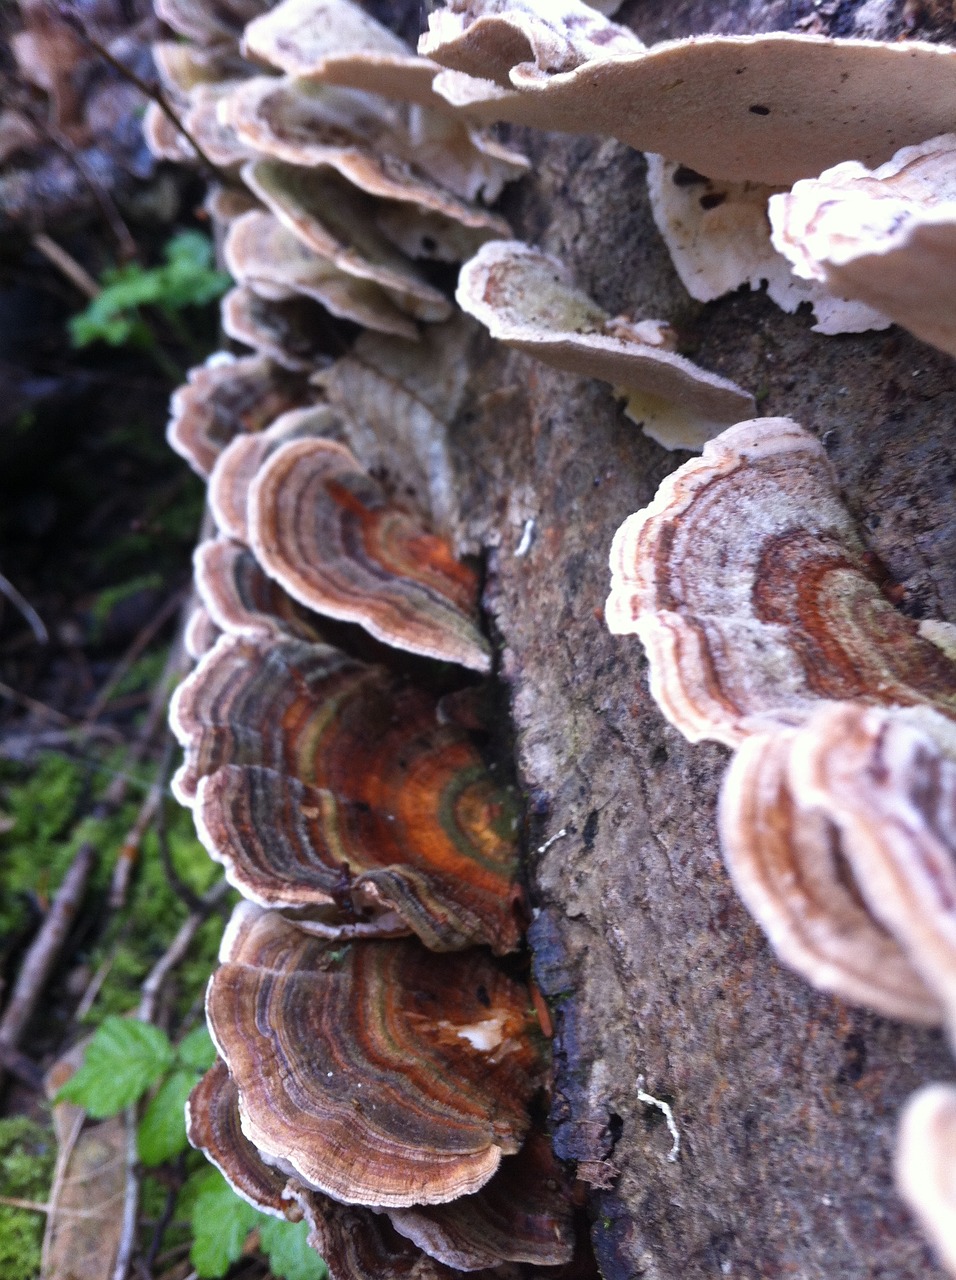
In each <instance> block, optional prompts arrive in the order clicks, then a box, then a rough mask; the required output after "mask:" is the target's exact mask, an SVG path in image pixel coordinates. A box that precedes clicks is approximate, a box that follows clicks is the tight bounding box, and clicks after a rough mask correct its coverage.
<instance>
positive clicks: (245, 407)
mask: <svg viewBox="0 0 956 1280" xmlns="http://www.w3.org/2000/svg"><path fill="white" fill-rule="evenodd" d="M186 378H187V381H186V384H185V385H184V386H181V387H178V388H177V389H176V390H175V391H174V392H173V395H172V399H171V400H170V405H169V410H170V418H169V425H168V427H167V428H166V439H167V440H168V441H169V444H170V445H171V447H172V448H173V449H174V450H175V451H176V453H178V454H179V455H180V457H182V458H185V459H186V461H187V462H188V463H189V465H190V466H191V467H192V469H193V470H194V471H195V472H196V473H197V474H198V475H200V476H202V477H203V479H205V478H206V477H207V476H208V475H209V473H210V471H211V470H212V468H213V464H214V463H215V461H216V458H217V457H218V456H219V454H220V453H221V452H222V450H223V448H224V447H225V446H226V445H227V444H228V443H229V441H230V440H232V439H233V438H234V437H235V436H237V435H241V434H242V433H243V432H247V431H261V430H262V428H263V427H264V426H266V425H267V424H268V423H269V422H271V421H272V420H273V419H274V418H276V417H278V415H279V414H280V413H284V412H285V410H286V409H291V408H292V407H293V406H294V405H297V404H301V403H302V402H303V401H305V400H307V399H308V398H309V396H308V390H307V386H306V384H305V382H304V380H303V379H302V378H301V377H298V376H296V375H295V374H293V373H291V372H290V371H289V370H288V369H283V368H282V367H281V366H280V365H277V364H275V363H273V361H271V360H267V359H265V358H264V357H263V356H242V357H240V358H236V357H234V356H230V355H228V354H227V353H226V352H220V351H217V352H216V353H215V354H214V355H212V356H210V357H209V359H208V360H207V361H206V362H205V364H201V365H199V366H197V367H196V368H195V369H190V370H189V373H188V374H187V375H186Z"/></svg>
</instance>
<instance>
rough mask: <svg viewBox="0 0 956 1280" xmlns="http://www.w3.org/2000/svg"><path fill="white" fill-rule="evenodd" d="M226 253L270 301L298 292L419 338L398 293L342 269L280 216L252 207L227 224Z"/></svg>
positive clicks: (242, 278) (233, 268)
mask: <svg viewBox="0 0 956 1280" xmlns="http://www.w3.org/2000/svg"><path fill="white" fill-rule="evenodd" d="M223 257H224V259H225V262H226V266H227V267H228V268H229V271H230V272H231V273H232V275H233V276H234V277H235V278H236V280H238V281H239V282H240V283H241V284H245V285H247V286H248V287H249V288H250V289H251V290H253V292H254V293H256V294H258V295H259V296H260V297H263V298H265V299H266V300H267V301H270V302H287V301H289V300H290V299H291V298H294V297H295V296H296V295H301V296H302V297H304V298H311V299H312V300H313V301H314V302H320V303H321V304H322V306H323V307H325V309H326V311H328V312H330V313H331V314H332V315H334V316H338V317H339V318H340V319H343V320H354V321H355V323H356V324H362V325H365V327H366V328H368V329H376V330H378V331H379V332H380V333H382V332H384V333H394V334H398V335H400V336H401V337H403V338H411V339H415V338H417V337H418V329H417V328H416V326H415V323H414V321H413V320H411V319H410V318H409V316H408V315H407V314H405V311H404V310H403V309H402V306H403V304H404V302H405V297H406V295H405V293H404V291H399V294H398V297H397V298H396V296H395V294H394V293H390V292H389V291H388V290H387V289H385V288H383V287H382V285H380V284H378V283H376V281H374V280H370V279H366V280H363V279H360V278H358V277H357V276H355V275H354V274H353V273H352V272H348V271H343V270H342V269H341V268H340V267H338V266H336V264H335V263H334V262H332V261H331V260H330V259H329V258H325V257H323V256H322V255H321V254H318V253H316V252H315V251H314V250H312V249H309V248H308V247H307V246H306V245H304V244H303V243H302V241H301V240H299V239H298V237H297V236H295V235H294V234H293V233H292V232H291V231H289V230H287V228H286V227H285V226H283V225H282V223H281V222H280V221H279V219H278V218H275V217H273V216H272V214H269V213H266V212H264V211H263V210H261V209H253V210H250V211H249V212H248V213H244V214H242V216H241V217H238V218H236V219H235V220H234V221H233V222H232V223H231V224H230V226H229V230H228V232H227V234H226V239H225V243H224V244H223Z"/></svg>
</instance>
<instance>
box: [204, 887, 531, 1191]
mask: <svg viewBox="0 0 956 1280" xmlns="http://www.w3.org/2000/svg"><path fill="white" fill-rule="evenodd" d="M206 1011H207V1016H208V1018H209V1023H210V1029H211V1031H212V1035H213V1039H214V1040H215V1041H216V1044H217V1047H218V1048H219V1050H220V1053H221V1054H222V1056H223V1057H224V1059H225V1061H226V1063H227V1065H228V1067H229V1072H230V1074H231V1075H232V1076H233V1078H234V1079H235V1081H236V1085H237V1087H238V1090H239V1106H240V1113H241V1115H242V1127H243V1132H244V1133H245V1134H246V1135H247V1136H248V1137H249V1138H250V1139H251V1141H252V1142H253V1143H254V1144H255V1145H256V1146H257V1147H258V1148H259V1150H260V1151H262V1152H263V1154H264V1155H265V1157H266V1159H267V1160H268V1159H278V1160H281V1161H282V1162H283V1163H284V1164H286V1165H288V1166H290V1167H291V1168H292V1169H293V1170H294V1171H295V1174H296V1176H297V1177H298V1178H299V1179H300V1180H301V1181H303V1182H304V1183H305V1184H306V1185H307V1186H311V1187H313V1188H315V1189H317V1190H320V1191H322V1192H324V1193H325V1194H326V1195H331V1196H332V1197H333V1198H335V1199H337V1200H340V1201H344V1202H345V1203H347V1204H368V1205H377V1206H381V1207H402V1206H407V1205H411V1204H443V1203H446V1202H447V1201H449V1200H454V1199H455V1198H456V1197H458V1196H460V1195H466V1194H468V1193H470V1192H473V1191H477V1190H478V1188H479V1187H481V1186H483V1185H484V1184H485V1183H486V1182H487V1181H488V1180H489V1178H490V1177H491V1176H492V1174H493V1173H494V1172H495V1170H496V1169H497V1168H498V1165H499V1164H500V1161H501V1158H502V1156H503V1155H509V1154H511V1153H513V1152H515V1151H517V1150H518V1149H519V1147H520V1145H521V1142H522V1140H523V1138H524V1135H525V1132H526V1131H527V1128H528V1103H529V1101H530V1099H531V1095H532V1094H533V1092H534V1090H535V1089H536V1088H537V1087H538V1086H539V1084H540V1081H541V1078H542V1064H541V1060H540V1058H539V1056H538V1051H537V1048H536V1042H535V1036H534V1030H533V1023H532V1017H531V1015H529V1012H528V993H527V990H526V989H524V988H523V987H521V986H520V985H519V984H517V983H515V982H513V981H512V980H511V979H509V978H507V977H505V976H504V975H503V974H502V973H501V971H500V970H499V969H498V968H497V967H496V966H495V965H494V963H493V962H492V961H491V959H490V958H489V957H488V956H487V955H486V953H484V952H482V951H480V950H471V951H467V952H452V953H450V954H449V955H447V956H445V957H443V959H442V963H441V964H440V965H436V964H435V962H434V956H433V955H432V953H430V952H429V951H427V950H425V948H423V947H422V946H421V944H420V943H419V942H417V941H413V940H411V939H405V938H399V939H393V940H381V941H376V942H365V943H362V944H355V945H352V946H346V947H345V948H344V949H343V948H341V947H339V948H336V947H334V946H332V945H330V944H328V943H325V942H322V941H320V940H319V939H317V938H313V937H310V936H308V935H307V934H305V933H303V932H302V931H301V930H299V929H297V928H295V927H294V925H291V924H290V923H288V922H287V921H286V920H284V919H283V918H282V916H281V915H279V914H278V913H277V912H273V911H262V910H260V909H259V908H257V907H255V906H253V905H252V904H251V903H242V904H240V906H239V907H237V908H236V911H235V914H234V916H233V920H232V922H231V924H230V926H229V928H228V929H227V931H226V936H225V938H224V939H223V946H222V951H221V965H220V967H219V969H218V970H217V971H216V973H215V974H214V975H213V978H212V981H211V983H210V986H209V992H208V996H207V1005H206ZM253 1011H255V1013H254V1014H253ZM267 1028H268V1029H267ZM359 1085H361V1089H359Z"/></svg>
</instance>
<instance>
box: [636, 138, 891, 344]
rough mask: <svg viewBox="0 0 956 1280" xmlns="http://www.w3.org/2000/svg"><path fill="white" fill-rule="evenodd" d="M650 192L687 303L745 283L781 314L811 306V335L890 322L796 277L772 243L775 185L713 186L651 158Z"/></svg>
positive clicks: (690, 171)
mask: <svg viewBox="0 0 956 1280" xmlns="http://www.w3.org/2000/svg"><path fill="white" fill-rule="evenodd" d="M798 185H799V184H798ZM647 189H648V194H649V195H650V198H651V211H652V212H653V214H654V222H655V223H656V225H657V229H658V231H659V232H660V233H661V235H662V236H663V237H664V241H665V243H666V244H667V248H668V251H669V252H670V255H671V261H672V262H673V264H674V267H675V269H676V271H677V274H678V275H679V276H680V278H681V283H682V284H683V286H684V288H685V289H686V290H687V292H688V293H689V294H690V295H691V297H692V298H697V299H698V300H699V301H700V302H710V301H711V300H712V299H714V298H719V297H722V296H723V294H725V293H730V292H731V291H732V290H734V289H738V288H739V287H740V286H741V285H743V284H746V285H748V286H749V287H750V288H751V289H759V288H760V287H761V285H762V284H763V283H764V282H766V285H767V294H768V296H769V297H770V298H772V299H773V301H774V302H775V303H776V304H777V306H778V307H780V308H781V309H782V310H783V311H786V312H788V313H792V312H794V311H796V309H797V307H799V305H800V303H801V302H809V303H810V304H811V306H812V307H813V311H814V315H815V316H816V321H817V322H816V324H815V325H814V326H813V328H814V331H815V332H816V333H861V332H863V331H864V330H866V329H885V328H886V327H887V326H888V325H889V324H890V321H889V319H888V318H887V317H886V316H884V315H883V314H882V313H881V312H878V311H874V310H873V308H872V307H868V306H866V304H865V303H862V302H855V301H851V300H850V299H848V298H844V297H837V296H836V295H835V294H834V293H831V292H830V291H829V290H828V289H827V288H826V287H825V286H824V285H822V284H821V283H820V282H819V281H811V280H801V279H800V278H799V277H798V276H796V275H794V273H793V272H792V271H791V270H790V264H789V262H787V259H786V258H785V257H784V256H783V254H782V253H779V252H778V251H777V250H776V249H775V248H774V246H773V244H771V241H770V224H769V222H768V220H767V201H768V200H769V199H770V198H771V196H773V195H774V194H775V193H776V192H778V191H779V188H778V187H770V186H766V185H765V184H764V183H760V182H727V181H715V180H714V179H712V178H705V177H703V176H702V175H701V174H699V173H695V172H694V170H693V169H688V168H687V166H686V165H682V164H678V163H677V161H675V160H665V159H664V157H663V156H659V155H654V154H653V153H652V154H650V155H649V156H648V157H647Z"/></svg>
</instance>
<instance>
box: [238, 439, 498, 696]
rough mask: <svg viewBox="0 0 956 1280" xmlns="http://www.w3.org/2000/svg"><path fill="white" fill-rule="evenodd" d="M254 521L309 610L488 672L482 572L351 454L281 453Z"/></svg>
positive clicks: (261, 545)
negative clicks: (480, 617)
mask: <svg viewBox="0 0 956 1280" xmlns="http://www.w3.org/2000/svg"><path fill="white" fill-rule="evenodd" d="M248 516H249V532H250V543H251V546H252V549H253V551H254V552H255V555H256V559H257V560H258V561H259V563H260V564H261V565H262V567H263V568H264V569H265V571H266V572H267V573H268V574H269V575H270V576H271V577H274V578H275V579H276V580H277V581H278V582H280V583H281V584H282V586H283V587H284V588H285V589H286V591H288V592H289V594H290V595H292V596H294V597H295V599H297V600H299V601H300V602H301V603H302V604H304V605H306V606H307V607H308V608H310V609H312V610H314V611H315V612H316V613H319V614H323V615H325V616H328V617H331V618H337V619H340V620H341V621H344V622H357V623H358V624H359V625H360V626H362V627H364V628H365V630H366V631H368V632H369V633H370V634H371V635H373V636H375V637H376V639H378V640H382V641H384V642H385V643H386V644H390V645H393V646H394V647H396V648H399V649H407V650H409V651H410V652H411V653H419V654H422V655H424V656H426V657H431V658H440V659H442V660H444V661H446V662H457V663H461V664H462V665H463V666H465V667H469V668H471V669H472V670H475V671H487V670H488V669H489V666H490V662H491V659H490V654H489V650H488V644H487V641H486V640H485V638H484V636H483V635H482V634H481V632H480V631H479V630H478V627H477V623H476V615H477V604H478V579H477V576H476V575H475V573H474V571H473V570H472V569H471V568H469V567H468V566H467V565H465V564H462V563H461V562H460V561H459V560H457V559H456V558H455V556H454V554H453V552H452V549H451V546H450V544H449V543H448V542H446V541H445V540H444V539H443V538H440V537H438V536H437V535H435V534H433V533H429V532H428V531H427V530H426V529H425V528H424V527H423V526H422V525H421V523H420V522H419V521H417V520H415V519H413V518H412V517H411V516H409V515H408V514H407V513H406V512H405V511H404V510H403V509H402V507H400V506H398V505H397V504H396V503H394V502H391V501H389V499H388V498H387V496H386V494H385V492H384V490H383V489H382V486H381V485H380V484H379V483H378V481H376V480H375V479H374V478H373V477H372V476H371V475H369V474H368V472H366V471H365V470H364V469H363V468H362V467H361V465H360V464H359V462H358V461H357V459H356V458H355V456H354V455H353V454H352V453H351V451H350V450H349V449H348V448H346V447H345V446H344V445H342V444H339V443H337V442H336V441H332V440H318V439H312V440H296V441H291V442H290V443H288V444H284V445H282V447H281V448H279V449H277V450H276V452H275V453H273V454H272V455H271V457H269V458H268V460H267V461H266V462H265V463H264V465H263V466H262V467H261V468H260V470H259V471H258V472H257V473H256V477H255V479H254V480H253V482H252V486H251V488H250V491H249V505H248Z"/></svg>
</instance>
